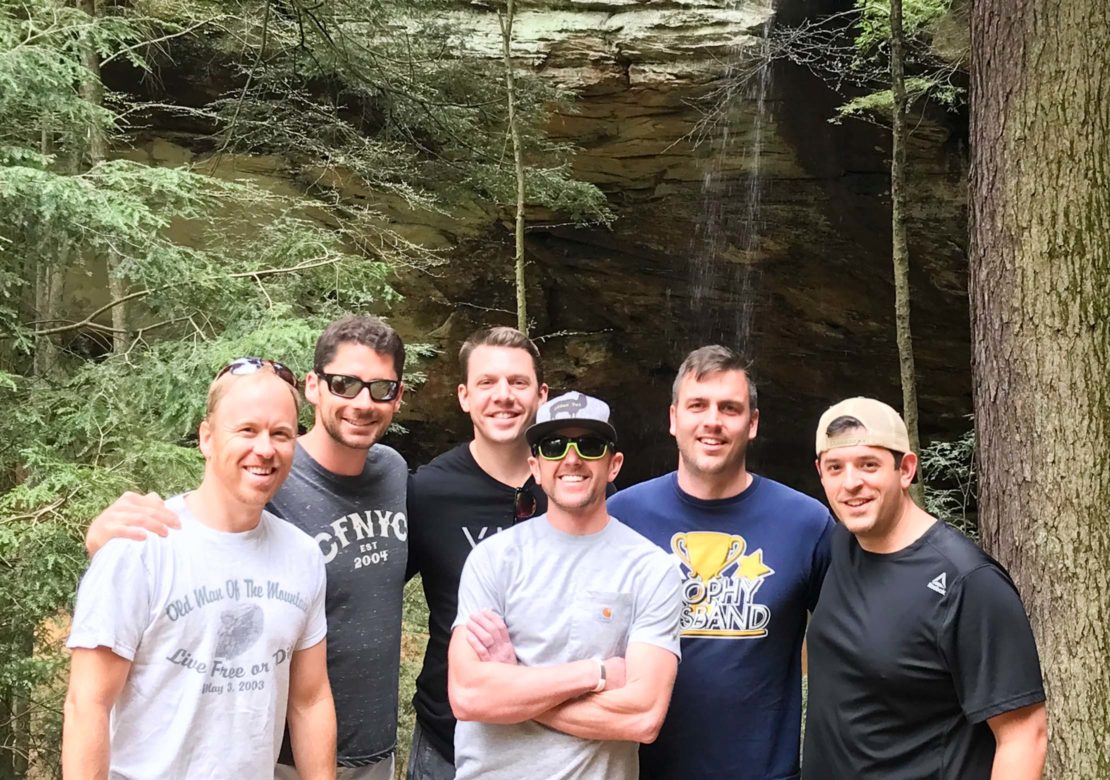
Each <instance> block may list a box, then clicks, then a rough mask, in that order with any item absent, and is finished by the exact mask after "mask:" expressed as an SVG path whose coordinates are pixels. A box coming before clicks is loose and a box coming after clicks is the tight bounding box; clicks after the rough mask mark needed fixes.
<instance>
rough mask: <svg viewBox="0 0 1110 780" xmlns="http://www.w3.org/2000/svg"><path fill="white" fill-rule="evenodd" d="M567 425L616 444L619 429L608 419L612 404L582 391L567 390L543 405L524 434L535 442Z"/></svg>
mask: <svg viewBox="0 0 1110 780" xmlns="http://www.w3.org/2000/svg"><path fill="white" fill-rule="evenodd" d="M564 428H585V429H586V430H589V431H593V432H594V433H598V434H601V435H602V436H604V437H605V438H606V439H608V440H609V441H611V442H613V443H614V444H616V443H617V430H616V428H614V427H613V425H612V423H610V422H609V404H607V403H605V402H604V401H602V400H601V399H599V398H594V397H593V396H591V395H586V394H585V393H579V392H571V393H564V394H563V395H561V396H559V397H558V398H552V399H551V400H550V401H548V402H547V403H545V404H544V405H543V406H541V407H540V410H539V411H538V412H537V413H536V422H535V424H534V425H532V426H531V427H530V428H529V429H528V430H527V431H525V432H524V435H525V437H527V439H528V443H529V444H535V443H536V442H538V441H539V440H540V439H542V438H544V437H545V436H547V435H548V434H551V433H554V432H555V431H559V430H562V429H564Z"/></svg>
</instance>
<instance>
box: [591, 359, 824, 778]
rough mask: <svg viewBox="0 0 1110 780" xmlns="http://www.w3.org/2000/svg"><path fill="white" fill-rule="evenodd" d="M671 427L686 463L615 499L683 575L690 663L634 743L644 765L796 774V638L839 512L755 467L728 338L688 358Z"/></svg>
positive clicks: (668, 772)
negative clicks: (750, 463)
mask: <svg viewBox="0 0 1110 780" xmlns="http://www.w3.org/2000/svg"><path fill="white" fill-rule="evenodd" d="M670 426H671V427H670V430H671V434H672V435H673V436H674V437H675V440H676V441H677V443H678V451H679V463H678V471H677V472H672V473H670V474H666V475H664V476H662V477H659V478H657V479H654V480H651V481H648V482H644V483H642V484H639V485H635V486H633V487H631V488H628V489H627V490H622V491H620V492H618V493H617V494H616V495H615V496H613V497H612V498H611V499H610V500H609V511H610V513H611V514H612V515H613V516H614V517H616V518H618V519H619V520H621V521H622V522H624V523H625V524H626V525H629V526H631V527H632V528H634V529H636V530H637V531H639V532H640V533H641V534H643V535H644V536H646V537H647V538H648V539H651V540H652V541H653V542H655V543H656V544H657V545H659V546H660V547H662V548H663V549H664V550H666V551H668V552H670V553H673V554H674V555H675V557H676V558H677V559H678V561H679V562H680V564H681V571H682V575H683V589H682V594H683V602H684V606H683V613H682V623H681V637H682V663H681V664H680V665H679V668H678V677H677V679H676V681H675V687H674V694H673V696H672V699H671V706H670V710H669V711H668V713H667V718H666V721H665V722H664V724H663V728H662V730H661V731H660V733H659V737H658V739H657V741H656V742H655V743H654V744H651V745H644V746H643V747H642V748H641V749H640V758H641V761H640V777H641V778H652V780H654V779H656V778H659V779H661V780H662V779H664V778H666V779H669V778H689V777H696V778H699V780H713V779H714V778H722V779H723V778H729V780H734V779H736V778H740V779H742V780H760V779H765V780H771V779H772V778H774V780H789V779H791V778H797V777H798V753H799V740H800V733H801V698H802V693H801V687H802V684H801V679H802V668H801V666H802V662H801V651H802V639H803V637H804V636H805V627H806V616H807V613H808V612H812V611H813V609H814V607H815V606H816V604H817V596H818V594H819V593H820V590H821V582H822V580H823V578H824V576H825V570H826V568H827V567H828V540H829V535H830V532H831V530H832V528H833V526H834V521H833V520H832V518H831V516H830V515H829V513H828V510H826V509H825V507H824V506H823V505H822V504H820V503H819V502H818V501H816V500H814V499H812V498H809V497H808V496H805V495H803V494H801V493H799V492H797V491H795V490H792V489H790V488H788V487H786V486H785V485H781V484H779V483H778V482H775V481H773V480H770V479H767V478H766V477H760V476H759V475H757V474H752V473H751V472H749V471H748V470H747V466H746V454H747V447H748V442H750V441H751V440H752V439H754V438H755V436H756V432H757V430H758V427H759V410H758V408H757V406H756V388H755V385H754V384H753V383H752V381H751V378H750V377H749V376H748V372H747V368H746V363H745V362H744V361H743V360H742V358H741V357H740V356H739V355H737V354H736V353H735V352H733V351H732V350H730V349H728V348H726V347H721V346H707V347H702V348H700V349H697V350H695V351H693V352H691V353H690V354H689V355H688V356H687V357H686V360H685V361H684V362H683V363H682V365H681V366H680V367H679V370H678V376H677V378H676V379H675V382H674V388H673V392H672V399H671V409H670Z"/></svg>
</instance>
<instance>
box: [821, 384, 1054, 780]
mask: <svg viewBox="0 0 1110 780" xmlns="http://www.w3.org/2000/svg"><path fill="white" fill-rule="evenodd" d="M816 449H817V470H818V473H819V474H820V475H821V484H822V486H823V487H824V488H825V495H826V497H827V498H828V501H829V506H830V507H831V508H832V510H833V513H834V514H836V516H837V517H838V518H839V519H840V522H841V525H840V526H839V527H837V528H836V529H835V533H834V535H833V538H832V551H831V558H832V560H831V563H830V565H829V569H828V573H827V574H826V575H825V582H824V586H823V588H822V591H821V598H820V601H819V602H818V604H817V610H816V611H815V612H814V614H813V619H812V621H811V622H810V625H809V632H808V634H807V641H808V644H809V704H808V712H807V716H806V731H805V748H804V751H803V759H802V777H803V780H826V778H827V779H828V780H842V779H844V778H853V779H855V778H876V779H879V778H881V779H882V780H887V779H888V778H898V780H911V779H912V778H922V779H924V778H930V779H931V780H979V779H980V778H981V779H983V780H986V779H987V778H991V779H992V780H1032V779H1033V778H1040V777H1041V774H1042V772H1043V769H1044V760H1045V752H1046V749H1047V736H1046V733H1047V732H1046V722H1045V706H1044V698H1045V695H1044V688H1043V686H1042V683H1041V670H1040V662H1039V660H1038V657H1037V649H1036V646H1035V644H1034V642H1033V634H1032V631H1031V630H1030V627H1029V620H1028V618H1027V617H1026V615H1025V610H1024V608H1023V607H1022V604H1021V599H1020V597H1019V596H1018V593H1017V590H1016V589H1015V588H1014V584H1013V582H1011V581H1010V577H1009V576H1008V575H1007V573H1006V572H1005V570H1004V569H1003V568H1002V567H1001V566H1000V565H999V564H998V563H997V562H996V561H994V560H993V559H992V558H991V557H990V556H988V555H987V554H986V553H984V552H983V551H982V550H980V549H979V548H978V547H976V546H975V545H974V544H972V543H971V542H970V541H968V539H967V538H966V537H964V536H963V535H962V534H961V533H959V532H958V531H956V530H954V529H952V528H950V527H948V526H947V525H945V524H944V523H942V522H939V521H937V519H936V518H934V517H931V516H930V515H928V514H927V513H926V512H924V511H923V510H922V509H920V508H919V507H917V506H916V505H915V504H914V503H913V501H912V499H910V496H909V486H910V483H911V482H912V481H913V478H914V474H915V471H916V469H917V456H916V455H915V454H914V453H912V452H910V451H909V450H910V447H909V437H908V436H907V433H906V426H905V423H903V421H902V418H901V417H899V416H898V413H897V412H896V411H894V409H892V408H891V407H889V406H887V405H886V404H884V403H881V402H879V401H875V400H872V399H869V398H850V399H848V400H846V401H842V402H840V403H839V404H836V405H835V406H833V407H831V408H830V409H828V410H827V411H826V412H825V413H824V415H822V417H821V421H820V423H819V424H818V426H817V441H816Z"/></svg>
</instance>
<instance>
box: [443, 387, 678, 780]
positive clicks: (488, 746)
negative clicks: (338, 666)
mask: <svg viewBox="0 0 1110 780" xmlns="http://www.w3.org/2000/svg"><path fill="white" fill-rule="evenodd" d="M536 419H537V422H536V424H535V425H533V426H532V427H531V428H529V429H528V432H527V438H528V442H529V444H530V445H531V446H532V453H533V455H532V457H531V458H529V465H530V466H531V469H532V474H533V476H534V477H535V479H536V481H537V482H538V483H539V484H540V485H541V486H542V488H543V490H544V493H546V494H547V498H548V512H547V514H545V515H541V516H540V517H538V518H535V519H534V520H532V521H530V522H528V523H523V524H520V525H517V526H514V527H513V528H511V529H508V530H506V531H503V532H502V533H500V534H496V535H495V536H493V537H492V538H490V539H488V540H486V541H484V542H482V543H481V544H479V545H478V546H477V547H475V548H474V551H473V552H472V553H471V554H470V557H469V558H468V559H467V562H466V566H465V568H464V569H463V574H462V581H461V583H460V586H459V612H458V616H457V618H456V620H455V623H454V626H453V631H452V636H451V644H450V649H449V656H448V693H449V696H450V699H451V707H452V709H453V710H454V713H455V716H456V717H457V718H458V719H459V724H458V727H457V728H456V731H455V767H456V770H457V775H456V777H457V778H459V780H466V778H476V777H481V778H484V779H485V778H493V779H494V780H496V779H497V778H505V779H506V780H509V778H513V779H514V780H515V779H516V778H527V777H535V778H544V780H551V779H554V778H567V779H569V778H614V779H619V778H634V777H636V775H637V772H638V760H637V745H636V743H637V742H650V741H651V740H652V739H654V738H655V735H656V734H657V733H658V730H659V727H660V725H661V724H662V722H663V717H664V715H665V714H666V711H667V705H668V704H669V702H670V694H671V687H672V685H673V684H674V678H675V672H676V669H677V664H678V655H679V640H678V626H679V614H680V610H681V598H680V594H679V575H678V571H677V569H676V568H675V565H674V563H673V562H672V561H671V559H670V558H669V557H668V556H667V555H666V554H664V553H663V552H662V551H661V550H660V549H659V548H658V547H656V546H655V545H654V544H652V543H651V542H649V541H647V540H646V539H644V538H643V537H641V536H640V535H639V534H637V533H636V532H634V531H632V530H630V529H629V528H627V527H626V526H624V525H623V524H622V523H620V522H619V521H618V520H616V519H614V518H611V517H609V515H608V513H607V512H606V509H605V488H606V485H607V484H608V483H609V482H610V481H612V480H613V479H614V478H615V477H616V475H617V472H618V471H619V470H620V466H621V463H622V461H623V457H622V455H621V454H620V453H618V452H616V451H615V447H616V439H617V435H616V431H615V430H614V429H613V427H612V425H611V424H610V423H609V407H608V406H607V405H606V404H605V403H604V402H602V401H599V400H598V399H596V398H591V397H589V396H586V395H584V394H582V393H568V394H566V395H563V396H561V397H559V398H556V399H554V400H552V401H549V402H547V403H546V404H544V405H543V406H542V407H540V411H539V414H538V415H537V418H536Z"/></svg>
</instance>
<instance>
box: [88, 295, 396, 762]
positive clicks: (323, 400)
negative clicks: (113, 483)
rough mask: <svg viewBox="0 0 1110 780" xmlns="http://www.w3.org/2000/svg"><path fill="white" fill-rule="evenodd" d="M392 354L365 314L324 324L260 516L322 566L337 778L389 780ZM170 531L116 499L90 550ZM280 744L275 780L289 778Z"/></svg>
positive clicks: (155, 502)
mask: <svg viewBox="0 0 1110 780" xmlns="http://www.w3.org/2000/svg"><path fill="white" fill-rule="evenodd" d="M404 361H405V352H404V345H403V344H402V342H401V339H400V337H399V336H398V335H397V333H396V332H395V331H394V330H393V329H392V328H391V327H389V326H388V325H386V324H385V323H384V322H382V321H381V320H379V319H377V318H375V317H363V316H355V317H346V318H343V319H340V320H337V321H335V322H333V323H332V324H331V325H329V326H328V327H327V328H326V329H325V330H324V332H323V333H322V334H321V335H320V337H319V339H318V340H317V342H316V350H315V354H314V362H313V366H314V370H313V371H311V372H310V373H309V374H308V376H307V378H306V381H305V397H306V398H307V399H308V401H309V402H310V403H312V404H313V406H314V407H315V423H314V425H313V426H312V428H311V429H310V430H309V431H308V432H307V433H306V434H304V435H303V436H301V437H300V438H299V439H297V442H296V448H295V455H294V459H293V467H292V470H291V472H290V474H289V477H288V479H287V480H286V482H285V484H284V485H283V486H282V487H281V489H280V490H279V491H278V492H277V493H276V495H274V497H273V499H272V500H271V502H270V504H269V509H270V510H271V511H272V512H273V513H274V514H276V515H278V516H279V517H282V518H284V519H285V520H288V521H289V522H290V523H292V524H293V525H295V526H297V527H298V528H300V529H301V530H303V531H305V532H306V533H308V535H309V536H311V537H313V538H314V540H315V541H316V544H317V546H318V547H319V549H320V551H321V552H322V553H323V556H324V562H325V564H326V566H327V577H328V582H327V597H326V604H325V606H326V611H327V618H328V623H329V625H330V627H331V631H330V633H329V635H328V639H329V641H328V648H327V649H328V653H327V655H328V674H329V676H330V678H331V685H332V690H333V693H334V696H335V708H336V713H337V716H338V724H339V732H338V757H337V760H338V764H339V770H338V776H339V777H340V778H347V779H348V780H353V779H355V778H357V780H392V778H393V771H394V770H393V764H394V762H393V751H394V748H395V745H396V739H397V681H398V674H399V669H400V644H401V604H402V593H403V589H404V581H405V566H406V559H407V538H408V518H407V511H406V505H405V500H406V495H405V494H406V483H407V468H406V465H405V461H404V459H403V458H402V457H401V456H400V455H399V454H398V453H397V452H395V451H394V450H392V449H391V448H389V447H386V446H384V445H382V444H379V443H377V442H378V440H379V438H380V437H381V436H382V435H383V434H384V433H385V431H386V430H387V429H388V427H389V424H390V422H391V421H392V419H393V415H394V413H395V412H396V411H397V409H398V407H399V406H400V403H401V394H402V392H403V385H402V382H401V378H402V372H403V371H404ZM167 526H169V527H176V517H175V516H174V515H173V514H172V513H168V512H167V511H166V509H165V507H164V506H163V505H162V502H161V499H160V498H159V497H158V496H156V495H154V494H148V495H146V496H139V495H136V494H126V495H124V496H123V497H122V498H120V499H119V500H118V501H117V502H116V503H115V504H113V505H112V506H111V507H109V508H108V509H106V510H105V511H104V512H103V513H101V515H100V516H99V517H98V518H97V519H96V520H94V521H93V523H92V525H91V526H90V528H89V531H88V534H87V536H86V545H87V547H88V549H89V551H90V554H91V553H94V552H95V551H96V550H97V549H98V548H99V547H100V546H101V545H102V544H103V543H104V541H105V540H106V539H107V538H109V537H111V536H129V537H131V538H142V536H143V530H142V529H144V528H145V529H148V530H152V531H154V532H155V533H159V534H165V533H166V527H167ZM289 748H290V745H289V741H288V740H286V744H285V746H284V747H283V750H282V754H281V758H280V762H279V764H278V766H277V767H276V770H275V775H276V777H278V778H281V779H282V780H286V779H288V778H296V777H297V775H296V770H295V769H294V768H293V766H292V760H291V753H290V749H289Z"/></svg>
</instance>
